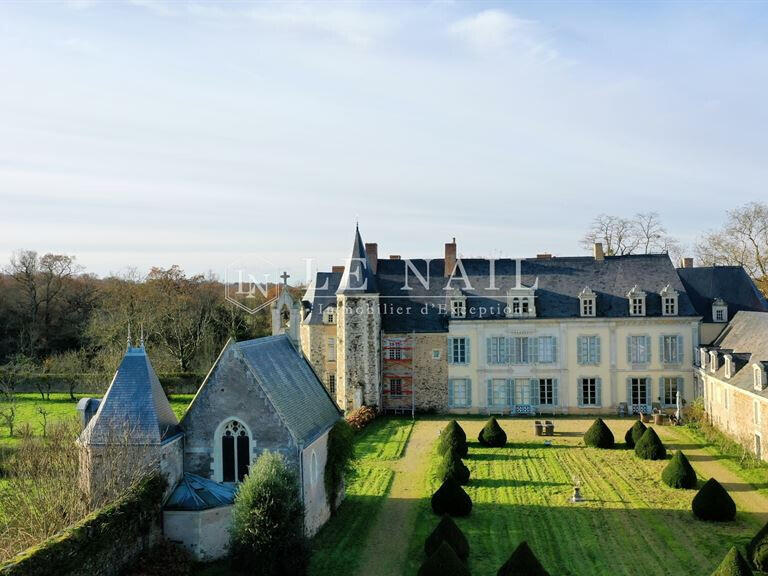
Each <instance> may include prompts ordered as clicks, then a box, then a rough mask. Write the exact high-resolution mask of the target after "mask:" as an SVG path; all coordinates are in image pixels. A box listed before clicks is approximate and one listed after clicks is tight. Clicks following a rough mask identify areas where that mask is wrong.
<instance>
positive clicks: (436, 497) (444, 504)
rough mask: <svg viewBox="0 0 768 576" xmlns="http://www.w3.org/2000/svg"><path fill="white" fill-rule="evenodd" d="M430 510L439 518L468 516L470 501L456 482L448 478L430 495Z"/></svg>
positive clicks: (470, 510) (470, 507)
mask: <svg viewBox="0 0 768 576" xmlns="http://www.w3.org/2000/svg"><path fill="white" fill-rule="evenodd" d="M432 510H433V511H434V513H435V514H440V515H441V516H442V515H443V514H450V515H451V516H468V515H469V513H470V512H472V500H471V499H470V497H469V494H467V493H466V492H464V489H463V488H462V487H461V486H459V483H458V482H456V481H455V480H454V479H453V478H449V479H448V480H446V481H445V482H443V484H442V486H440V488H438V489H437V491H436V492H435V493H434V494H433V495H432Z"/></svg>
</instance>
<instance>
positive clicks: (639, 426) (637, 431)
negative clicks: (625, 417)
mask: <svg viewBox="0 0 768 576" xmlns="http://www.w3.org/2000/svg"><path fill="white" fill-rule="evenodd" d="M646 430H648V427H647V426H646V425H645V424H643V422H642V420H636V421H635V423H634V424H633V425H632V428H630V429H629V430H627V433H626V434H624V442H625V443H626V444H627V448H634V447H635V444H637V443H638V442H639V441H640V438H642V437H643V434H645V431H646Z"/></svg>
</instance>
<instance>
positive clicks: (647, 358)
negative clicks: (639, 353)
mask: <svg viewBox="0 0 768 576" xmlns="http://www.w3.org/2000/svg"><path fill="white" fill-rule="evenodd" d="M645 354H646V356H645V361H646V362H647V363H648V364H650V363H651V358H652V356H651V337H650V336H646V337H645Z"/></svg>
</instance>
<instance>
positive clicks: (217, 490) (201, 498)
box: [163, 472, 237, 510]
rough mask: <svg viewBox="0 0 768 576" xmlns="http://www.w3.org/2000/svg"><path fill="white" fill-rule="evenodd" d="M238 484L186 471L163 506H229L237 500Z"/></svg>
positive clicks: (167, 507)
mask: <svg viewBox="0 0 768 576" xmlns="http://www.w3.org/2000/svg"><path fill="white" fill-rule="evenodd" d="M236 492H237V486H235V485H234V484H222V483H219V482H216V481H214V480H210V479H208V478H203V477H202V476H198V475H197V474H191V473H190V472H185V473H184V475H183V476H182V478H181V481H180V482H179V484H178V486H176V488H175V489H174V490H173V492H172V493H171V495H170V496H169V497H168V500H167V501H166V503H165V506H163V508H164V509H165V510H208V509H210V508H218V507H219V506H229V505H231V504H232V503H233V502H234V501H235V493H236Z"/></svg>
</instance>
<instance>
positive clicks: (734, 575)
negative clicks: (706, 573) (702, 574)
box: [712, 546, 754, 576]
mask: <svg viewBox="0 0 768 576" xmlns="http://www.w3.org/2000/svg"><path fill="white" fill-rule="evenodd" d="M712 576H754V573H753V572H752V569H751V568H750V567H749V564H748V563H747V561H746V560H744V556H742V555H741V552H739V551H738V550H737V549H736V546H734V547H733V548H731V550H730V551H729V552H728V554H726V555H725V558H724V559H723V561H722V562H721V563H720V566H718V567H717V568H716V569H715V571H714V572H712Z"/></svg>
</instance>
